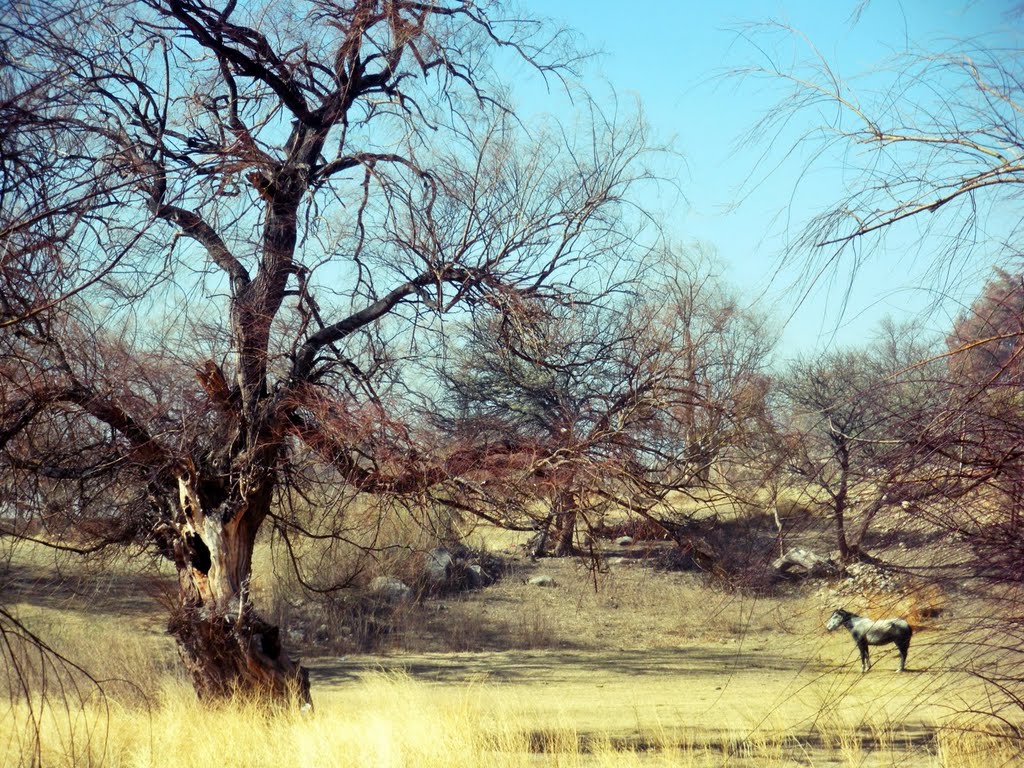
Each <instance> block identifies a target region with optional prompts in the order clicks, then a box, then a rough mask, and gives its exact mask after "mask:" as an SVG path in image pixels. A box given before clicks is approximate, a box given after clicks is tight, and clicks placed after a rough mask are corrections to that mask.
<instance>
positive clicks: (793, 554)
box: [772, 547, 838, 576]
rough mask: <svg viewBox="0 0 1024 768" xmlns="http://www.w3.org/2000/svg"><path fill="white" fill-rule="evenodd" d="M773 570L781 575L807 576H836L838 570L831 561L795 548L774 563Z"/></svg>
mask: <svg viewBox="0 0 1024 768" xmlns="http://www.w3.org/2000/svg"><path fill="white" fill-rule="evenodd" d="M772 568H774V569H775V570H776V571H778V572H779V573H784V574H794V573H802V574H805V575H807V576H834V575H835V574H837V573H838V569H837V568H836V566H835V564H834V563H833V562H832V561H831V560H826V559H825V558H823V557H821V556H819V555H816V554H814V552H811V550H809V549H804V548H803V547H794V548H793V549H791V550H789V551H788V552H787V553H786V554H784V555H783V556H782V557H779V558H776V559H775V560H774V561H773V562H772Z"/></svg>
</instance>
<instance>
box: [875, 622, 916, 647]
mask: <svg viewBox="0 0 1024 768" xmlns="http://www.w3.org/2000/svg"><path fill="white" fill-rule="evenodd" d="M913 633H914V630H913V628H912V627H911V626H910V624H908V623H907V621H906V619H879V620H878V621H875V622H872V625H871V626H870V627H868V628H867V631H866V632H865V633H864V635H865V638H866V639H867V641H868V642H869V643H891V642H895V641H896V640H905V639H906V640H909V639H910V636H911V635H912V634H913Z"/></svg>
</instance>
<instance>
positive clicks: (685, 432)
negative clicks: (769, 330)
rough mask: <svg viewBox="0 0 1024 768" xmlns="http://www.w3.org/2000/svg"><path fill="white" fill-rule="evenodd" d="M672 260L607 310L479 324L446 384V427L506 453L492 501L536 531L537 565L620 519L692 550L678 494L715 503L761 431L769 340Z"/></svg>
mask: <svg viewBox="0 0 1024 768" xmlns="http://www.w3.org/2000/svg"><path fill="white" fill-rule="evenodd" d="M661 260H662V261H663V265H662V274H661V275H654V274H652V273H651V272H649V271H644V272H642V273H640V274H638V275H636V276H635V277H634V278H633V279H631V280H628V281H626V282H624V283H622V284H620V285H619V286H618V289H617V290H616V291H609V292H606V293H605V295H604V298H603V299H601V300H599V301H597V302H583V303H571V304H568V305H560V306H550V307H548V308H547V310H546V311H543V310H542V308H540V307H536V308H535V309H536V310H537V312H536V314H533V315H531V316H521V317H519V318H517V321H516V322H514V323H510V322H508V319H507V318H500V319H486V320H485V321H483V322H478V323H473V324H470V325H468V326H467V327H466V339H465V342H464V343H463V344H462V345H461V346H460V347H459V348H458V349H457V350H456V351H455V356H454V358H453V361H452V362H453V365H451V366H450V368H449V370H448V372H447V373H446V375H445V376H444V378H445V381H446V383H447V386H448V389H449V391H450V393H451V395H450V403H451V405H450V406H449V408H448V409H447V410H446V411H444V412H443V416H442V420H443V421H444V422H445V423H447V424H451V425H452V427H453V430H454V435H456V436H458V435H464V434H466V433H473V434H477V435H486V436H487V439H489V440H491V441H494V442H495V443H496V444H500V445H501V446H502V447H503V450H506V451H507V460H508V461H509V463H510V467H509V468H508V469H507V470H503V471H502V472H501V473H500V476H498V477H491V478H490V480H491V488H492V493H494V492H498V491H499V490H500V493H501V494H502V495H503V497H504V498H506V499H507V500H509V501H512V502H514V503H512V504H510V505H508V506H507V510H508V514H509V518H510V519H509V520H508V522H509V523H511V524H514V525H517V526H519V527H531V528H537V529H539V531H540V534H539V536H538V539H537V553H538V554H539V553H541V552H543V551H546V550H547V548H548V545H549V544H550V551H551V552H552V553H553V554H555V555H565V554H568V553H570V552H572V551H574V549H575V548H577V547H578V544H579V542H578V537H577V532H578V531H579V530H584V531H586V530H591V529H593V527H594V526H595V525H596V524H597V523H598V522H600V521H601V519H602V517H603V515H604V513H606V512H607V511H609V510H618V511H623V510H625V511H628V512H631V513H633V514H636V515H641V516H643V517H646V518H648V519H651V520H654V521H656V522H658V523H659V524H661V525H663V526H664V527H665V528H666V530H667V531H668V532H669V533H670V534H672V535H673V536H675V537H676V538H677V540H678V541H679V542H680V543H681V544H685V542H684V541H683V538H684V537H685V536H686V531H685V528H686V526H685V523H686V519H685V516H683V515H680V514H679V513H677V512H676V511H675V510H674V506H673V505H672V504H670V503H668V500H669V495H670V494H672V493H679V492H691V493H692V492H696V491H697V490H698V489H700V490H705V491H708V490H713V489H714V488H715V483H714V482H713V481H712V479H711V476H712V470H713V469H716V465H717V464H718V463H719V462H721V461H723V460H724V459H723V458H722V454H723V452H724V451H726V450H727V449H729V448H733V449H738V448H745V447H746V442H747V439H748V435H749V432H750V431H751V429H752V424H754V423H755V422H759V421H761V420H762V419H763V416H764V389H763V386H762V385H763V383H764V381H766V378H765V376H764V373H763V369H764V366H765V364H766V358H767V353H768V351H769V349H770V344H769V341H768V337H767V334H766V333H765V332H764V330H763V329H762V328H761V327H759V326H758V324H757V322H756V320H755V318H754V317H752V316H751V315H749V314H747V313H745V312H744V311H743V310H741V309H740V308H739V306H738V305H737V303H736V301H735V300H734V299H733V298H731V297H730V296H729V295H728V294H727V293H726V292H725V290H724V289H723V288H722V286H721V285H720V283H719V281H718V280H717V279H716V278H715V277H714V275H713V273H712V271H711V270H710V269H709V265H708V264H707V263H701V262H699V261H698V262H695V263H686V262H685V261H683V260H680V259H679V258H678V257H676V256H673V255H672V254H666V255H664V256H662V257H661ZM666 265H667V266H668V268H667V269H666ZM666 272H667V274H666ZM734 458H735V457H734ZM495 480H496V481H497V482H494V481H495ZM495 486H497V488H495ZM719 487H720V488H721V486H720V484H719ZM549 534H550V535H549Z"/></svg>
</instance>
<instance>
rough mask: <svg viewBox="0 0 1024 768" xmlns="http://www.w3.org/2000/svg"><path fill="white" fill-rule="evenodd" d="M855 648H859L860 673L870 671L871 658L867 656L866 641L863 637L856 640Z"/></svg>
mask: <svg viewBox="0 0 1024 768" xmlns="http://www.w3.org/2000/svg"><path fill="white" fill-rule="evenodd" d="M857 647H858V648H860V671H861V672H867V671H868V670H869V669H871V658H870V657H869V656H868V641H867V640H865V639H864V638H863V637H862V638H860V639H858V640H857Z"/></svg>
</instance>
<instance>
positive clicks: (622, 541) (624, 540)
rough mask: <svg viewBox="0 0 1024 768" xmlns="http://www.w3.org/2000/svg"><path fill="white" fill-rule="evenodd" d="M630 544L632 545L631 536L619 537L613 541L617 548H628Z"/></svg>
mask: <svg viewBox="0 0 1024 768" xmlns="http://www.w3.org/2000/svg"><path fill="white" fill-rule="evenodd" d="M632 543H633V537H632V536H619V538H617V539H616V540H615V544H616V546H619V547H628V546H629V545H630V544H632Z"/></svg>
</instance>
